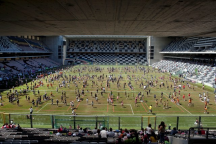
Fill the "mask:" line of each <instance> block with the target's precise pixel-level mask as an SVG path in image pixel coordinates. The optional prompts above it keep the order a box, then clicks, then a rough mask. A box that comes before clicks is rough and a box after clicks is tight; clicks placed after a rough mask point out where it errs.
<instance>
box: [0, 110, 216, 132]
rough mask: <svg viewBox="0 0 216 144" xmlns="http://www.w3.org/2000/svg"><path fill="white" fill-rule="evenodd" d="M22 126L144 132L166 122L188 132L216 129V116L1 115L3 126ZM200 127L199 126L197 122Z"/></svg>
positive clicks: (167, 124)
mask: <svg viewBox="0 0 216 144" xmlns="http://www.w3.org/2000/svg"><path fill="white" fill-rule="evenodd" d="M12 120H13V122H14V123H15V124H20V126H22V127H27V128H29V127H31V128H58V127H59V126H61V125H62V126H63V127H69V126H71V127H72V128H74V129H76V128H77V126H79V127H88V128H91V129H93V128H95V127H96V128H100V127H101V126H104V127H107V128H110V127H112V128H113V129H120V128H122V129H125V128H127V129H141V128H145V127H147V126H148V124H151V125H152V128H153V129H155V130H157V128H158V125H159V124H160V123H161V121H164V122H165V124H166V126H167V127H166V128H167V129H168V128H170V129H172V128H174V127H176V129H181V130H188V129H189V128H190V127H196V128H200V127H214V126H215V125H216V116H184V115H183V116H169V115H168V116H165V115H155V116H154V115H146V116H133V115H131V116H130V115H129V116H126V115H120V116H116V115H115V116H106V115H54V114H53V115H52V114H32V115H30V114H29V113H25V114H15V113H0V124H2V125H3V124H5V123H11V121H12ZM197 121H198V123H195V122H197Z"/></svg>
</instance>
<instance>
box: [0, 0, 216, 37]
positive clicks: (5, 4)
mask: <svg viewBox="0 0 216 144" xmlns="http://www.w3.org/2000/svg"><path fill="white" fill-rule="evenodd" d="M215 8H216V1H215V0H0V34H1V35H153V36H216V19H215V18H216V10H215Z"/></svg>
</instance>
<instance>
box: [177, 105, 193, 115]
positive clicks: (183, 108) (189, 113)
mask: <svg viewBox="0 0 216 144" xmlns="http://www.w3.org/2000/svg"><path fill="white" fill-rule="evenodd" d="M179 106H180V107H182V108H183V109H184V110H185V111H186V112H188V113H189V114H192V113H191V112H189V111H188V110H187V109H186V108H184V107H183V106H182V105H179Z"/></svg>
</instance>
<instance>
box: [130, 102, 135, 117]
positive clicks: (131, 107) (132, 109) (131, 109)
mask: <svg viewBox="0 0 216 144" xmlns="http://www.w3.org/2000/svg"><path fill="white" fill-rule="evenodd" d="M130 107H131V111H132V113H133V115H134V112H133V108H132V106H131V104H130Z"/></svg>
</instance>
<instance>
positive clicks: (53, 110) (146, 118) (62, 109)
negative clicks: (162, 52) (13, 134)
mask: <svg viewBox="0 0 216 144" xmlns="http://www.w3.org/2000/svg"><path fill="white" fill-rule="evenodd" d="M83 67H85V66H75V67H73V68H72V71H70V70H68V71H65V72H64V74H63V75H67V76H69V75H76V76H79V72H78V71H77V69H78V68H83ZM87 67H88V68H93V67H95V66H93V65H90V66H87ZM100 67H102V68H103V70H102V72H88V71H87V70H86V71H82V73H80V75H81V76H83V75H85V74H89V75H90V76H92V75H97V76H98V77H99V76H100V75H103V74H104V79H103V80H98V79H97V78H96V77H95V78H94V79H93V81H94V82H95V83H96V84H97V85H96V84H94V85H93V86H92V82H91V81H92V80H89V79H88V80H87V82H88V86H86V87H85V88H83V87H82V81H83V80H81V78H79V80H77V81H76V83H77V84H78V88H76V87H75V84H73V82H70V84H69V85H70V86H69V88H68V84H66V87H61V88H59V91H58V92H57V91H56V87H57V86H58V85H59V82H58V81H54V84H53V87H49V88H47V83H46V79H47V80H48V79H49V78H50V77H51V76H48V77H45V78H43V79H41V80H42V81H43V83H44V85H43V86H40V87H39V88H36V91H37V90H40V95H41V96H42V103H41V104H40V105H39V106H38V107H35V106H33V110H34V112H33V114H36V115H34V119H33V126H34V127H48V128H51V120H52V118H51V116H50V115H59V116H55V119H56V121H55V123H56V124H57V123H58V124H57V125H60V124H62V125H65V126H69V125H73V117H71V115H72V114H71V112H72V110H71V107H70V101H74V105H75V106H74V108H75V112H76V114H77V117H76V125H77V124H80V125H81V126H83V127H91V128H93V127H95V119H96V118H95V117H94V116H95V115H97V116H99V117H98V120H97V121H100V119H101V121H104V120H106V121H108V126H109V127H113V128H118V123H119V117H121V118H120V125H121V128H140V127H141V121H143V126H144V127H145V126H146V125H147V124H148V122H150V123H152V124H155V118H154V117H155V116H156V117H157V118H156V125H158V124H159V123H160V121H162V120H163V121H165V123H166V124H167V125H168V124H172V126H176V123H177V118H176V117H177V116H179V117H180V118H179V128H180V129H187V128H189V127H192V126H194V122H195V120H196V118H198V116H202V125H203V126H211V127H212V126H214V125H215V124H216V122H215V120H216V117H214V115H215V114H216V104H215V101H214V94H213V90H212V89H211V88H205V89H206V90H202V89H201V88H200V85H197V84H193V83H190V82H189V84H190V85H191V88H192V87H193V85H194V90H193V89H189V88H188V87H187V86H186V89H185V90H180V96H179V94H178V91H179V89H177V90H176V91H177V96H179V100H180V105H176V104H175V103H174V102H171V100H170V99H169V98H168V94H169V93H170V92H171V93H173V88H172V89H171V88H170V85H171V84H172V85H173V82H172V81H170V80H169V74H166V73H159V72H157V71H154V72H153V71H152V68H150V72H149V73H146V74H145V76H144V75H143V71H139V70H137V71H135V66H130V67H131V69H133V70H134V71H133V70H131V71H130V72H129V71H125V70H124V68H125V66H112V67H115V68H117V69H116V70H115V71H114V72H112V73H109V72H108V70H107V68H108V67H111V66H100ZM147 68H148V67H146V69H147ZM120 73H121V75H122V77H123V79H121V80H120V86H121V87H120V88H117V84H116V82H114V83H112V82H110V88H108V87H106V82H107V79H108V76H109V75H110V74H113V75H114V77H118V76H119V75H120ZM128 75H129V76H130V77H131V79H129V78H128V77H127V76H128ZM132 75H133V76H135V77H136V78H137V77H138V76H139V77H140V79H139V81H137V84H136V82H135V78H133V77H132ZM106 76H107V77H106ZM151 76H152V77H153V79H155V77H156V79H157V80H158V84H157V86H156V87H150V88H148V89H147V90H143V86H142V87H141V88H140V87H139V85H140V83H141V82H143V83H144V85H147V83H146V81H147V80H151ZM163 76H164V77H165V79H164V80H161V79H159V78H160V77H163ZM141 77H142V79H141ZM173 78H174V77H173ZM83 79H86V77H83ZM61 81H62V78H61V79H60V82H61ZM129 81H130V82H131V84H132V86H133V87H134V89H133V90H132V89H130V88H129V86H128V85H127V83H128V82H129ZM162 81H163V82H164V83H165V87H163V86H162V87H161V88H160V87H159V84H160V83H161V82H162ZM166 81H167V84H166ZM37 82H38V81H37ZM123 83H126V87H125V89H124V88H123ZM37 84H38V83H37ZM179 84H180V82H179V83H177V85H179ZM28 85H29V86H31V84H30V83H28ZM167 85H169V89H167ZM181 85H186V82H185V83H182V84H181ZM102 87H105V89H106V93H105V94H103V96H101V88H102ZM97 88H98V90H99V91H98V94H97V95H98V102H96V101H95V98H94V94H95V93H96V90H97ZM15 89H17V90H18V92H19V91H20V89H26V85H23V86H19V87H16V88H15ZM78 89H79V91H80V92H81V91H82V90H84V91H85V95H84V96H81V98H82V99H83V100H82V101H81V102H77V100H76V95H75V91H77V90H78ZM149 89H150V90H151V92H150V94H149V95H148V96H147V91H148V90H149ZM87 90H88V91H89V92H87ZM62 91H65V92H66V99H67V105H65V104H63V103H62V102H61V94H62ZM111 91H112V92H113V99H114V104H113V105H111V104H108V103H107V98H108V96H109V95H110V93H111ZM7 92H9V90H7V91H4V92H2V93H1V94H2V95H3V100H2V102H3V104H4V106H1V107H0V111H1V112H4V113H11V115H10V119H13V120H14V122H16V123H20V124H21V125H22V126H23V127H30V121H29V119H26V115H27V114H29V108H30V107H31V106H32V103H31V100H32V99H35V100H36V99H37V98H38V97H39V96H40V95H38V94H37V92H36V95H34V94H33V93H32V92H30V91H29V92H28V93H27V94H28V95H29V96H30V98H31V100H30V101H27V100H26V98H25V96H24V95H20V96H19V100H20V104H19V105H17V104H16V101H15V102H13V103H9V102H8V98H7V95H6V93H7ZM45 92H47V94H48V96H50V93H51V92H52V93H53V96H52V97H51V98H53V99H54V104H53V105H52V104H51V100H46V101H44V100H43V95H44V94H45ZM91 92H93V97H92V96H91V94H90V93H91ZM125 92H126V93H127V95H129V98H126V96H125ZM139 92H141V93H142V94H144V102H140V101H139V100H138V102H137V106H135V97H136V96H137V95H138V93H139ZM161 92H163V93H164V96H163V98H162V101H167V100H168V102H169V108H166V109H163V105H162V104H160V102H159V104H158V107H155V99H154V94H156V97H157V99H160V95H161ZM203 92H205V93H207V92H208V96H209V98H210V104H209V105H208V112H209V114H204V102H202V101H201V100H200V99H199V97H198V94H199V93H201V94H203ZM118 93H119V94H120V97H119V100H118V101H117V99H116V97H117V95H118ZM189 93H190V94H191V98H192V103H193V104H194V106H191V107H189V106H188V94H189ZM183 94H185V97H186V101H184V100H183V98H182V95H183ZM133 96H134V97H133ZM86 98H88V99H89V102H88V103H86ZM56 99H58V100H59V101H60V103H59V106H57V105H56ZM122 100H123V102H124V106H123V107H122V106H121V101H122ZM91 101H93V102H94V106H93V107H92V106H91ZM150 105H153V114H149V113H148V112H149V111H148V107H149V106H150ZM63 115H64V116H63ZM82 116H83V117H82ZM142 116H143V118H142V119H141V117H142ZM70 117H71V118H70ZM102 119H103V120H102ZM83 120H86V121H83ZM87 120H88V121H87ZM4 121H6V122H8V121H9V117H8V116H7V114H6V115H3V114H1V118H0V123H1V124H2V123H3V122H4Z"/></svg>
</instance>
